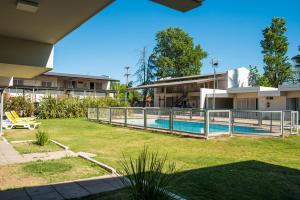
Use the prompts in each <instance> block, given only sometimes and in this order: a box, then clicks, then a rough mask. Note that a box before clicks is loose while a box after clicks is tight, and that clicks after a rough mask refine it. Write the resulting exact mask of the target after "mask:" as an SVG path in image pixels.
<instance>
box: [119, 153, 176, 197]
mask: <svg viewBox="0 0 300 200" xmlns="http://www.w3.org/2000/svg"><path fill="white" fill-rule="evenodd" d="M166 160H167V156H166V155H165V156H163V157H159V156H158V153H157V152H156V153H150V152H148V148H147V147H144V149H143V151H142V152H141V153H140V154H139V156H138V158H137V159H136V160H133V159H132V158H131V157H130V158H129V159H125V158H124V159H123V161H121V166H122V168H123V172H120V173H121V174H122V175H124V176H126V177H127V178H124V179H122V181H123V183H124V184H125V185H127V186H128V187H129V190H130V191H131V192H130V193H131V195H132V199H135V200H151V199H161V200H163V199H173V198H172V197H171V196H170V195H169V194H168V191H167V189H168V188H169V185H170V183H171V181H173V180H174V171H175V163H169V164H168V165H167V166H166ZM164 169H166V170H164Z"/></svg>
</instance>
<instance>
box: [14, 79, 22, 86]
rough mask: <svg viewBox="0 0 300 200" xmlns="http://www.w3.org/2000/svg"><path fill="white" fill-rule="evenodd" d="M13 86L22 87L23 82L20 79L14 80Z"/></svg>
mask: <svg viewBox="0 0 300 200" xmlns="http://www.w3.org/2000/svg"><path fill="white" fill-rule="evenodd" d="M14 85H24V81H23V80H20V79H14Z"/></svg>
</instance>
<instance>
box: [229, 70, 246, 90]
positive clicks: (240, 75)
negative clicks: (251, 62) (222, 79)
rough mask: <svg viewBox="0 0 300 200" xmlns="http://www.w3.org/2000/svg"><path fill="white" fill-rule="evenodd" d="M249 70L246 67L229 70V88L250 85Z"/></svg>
mask: <svg viewBox="0 0 300 200" xmlns="http://www.w3.org/2000/svg"><path fill="white" fill-rule="evenodd" d="M248 79H249V70H248V69H247V68H245V67H240V68H236V69H232V70H228V72H227V81H228V83H227V86H228V88H236V87H248V86H249V83H248Z"/></svg>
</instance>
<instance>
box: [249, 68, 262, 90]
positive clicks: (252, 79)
mask: <svg viewBox="0 0 300 200" xmlns="http://www.w3.org/2000/svg"><path fill="white" fill-rule="evenodd" d="M259 78H260V74H259V72H258V69H257V67H256V66H254V67H252V66H251V65H250V66H249V80H248V82H249V85H250V86H252V87H255V86H259Z"/></svg>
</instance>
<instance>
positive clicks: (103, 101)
mask: <svg viewBox="0 0 300 200" xmlns="http://www.w3.org/2000/svg"><path fill="white" fill-rule="evenodd" d="M120 106H126V104H124V103H122V102H120V101H118V100H116V99H113V98H108V97H105V98H95V97H86V98H84V99H79V98H78V97H67V98H55V97H51V96H49V97H45V98H43V99H42V101H41V103H40V107H39V118H42V119H50V118H76V117H86V116H87V110H88V108H90V107H120Z"/></svg>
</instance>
